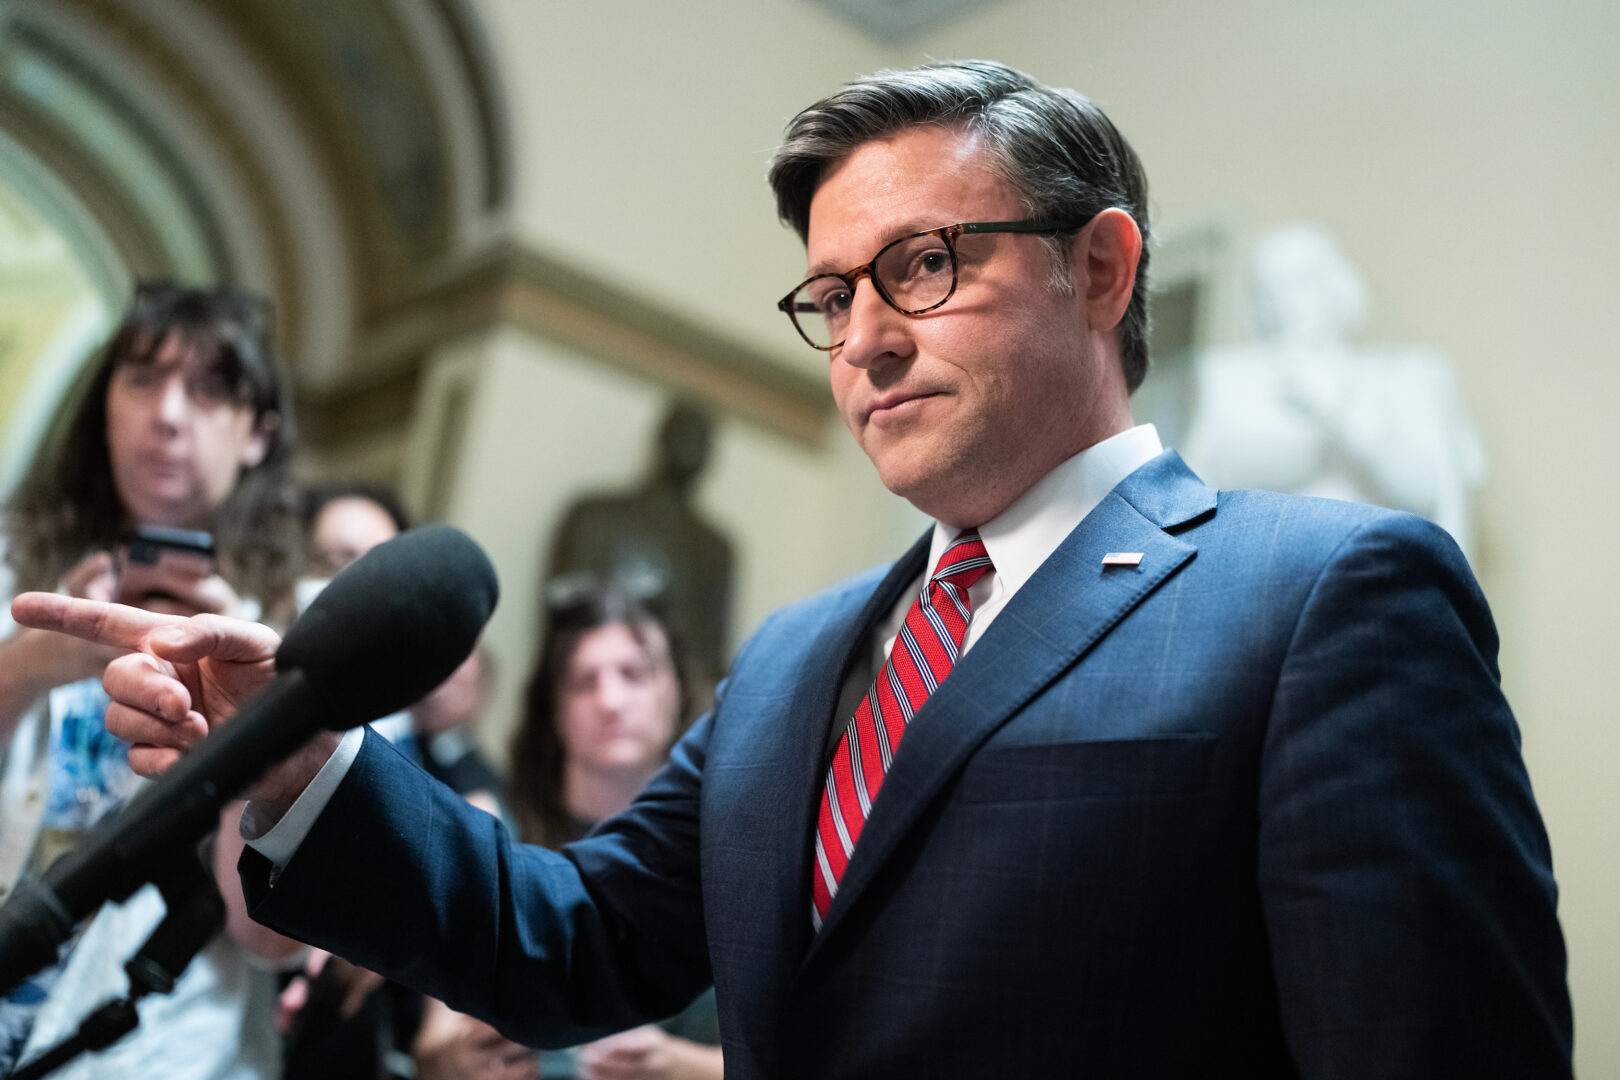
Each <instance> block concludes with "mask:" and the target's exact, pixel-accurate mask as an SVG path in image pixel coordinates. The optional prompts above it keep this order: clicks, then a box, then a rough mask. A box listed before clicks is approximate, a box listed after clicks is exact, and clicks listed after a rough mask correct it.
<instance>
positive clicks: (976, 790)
mask: <svg viewBox="0 0 1620 1080" xmlns="http://www.w3.org/2000/svg"><path fill="white" fill-rule="evenodd" d="M1215 745H1216V737H1215V735H1214V734H1212V733H1210V732H1207V731H1191V732H1167V733H1164V734H1160V735H1153V736H1150V737H1147V738H1139V739H1100V740H1089V741H1071V742H1053V743H1033V744H1018V745H997V744H996V743H995V742H994V741H992V742H990V743H988V744H986V745H985V746H984V747H983V748H982V749H981V750H980V751H979V752H978V753H977V754H976V755H974V757H973V759H972V760H971V761H969V762H968V764H967V767H966V768H965V769H964V770H963V772H962V778H961V780H960V781H959V782H958V784H957V788H956V795H955V798H956V800H957V801H959V802H969V803H985V802H1052V801H1057V800H1085V799H1132V798H1138V797H1142V796H1155V797H1162V796H1167V795H1193V794H1197V793H1198V792H1201V791H1203V790H1204V789H1205V788H1206V787H1207V786H1208V785H1209V779H1210V773H1211V770H1212V768H1213V765H1214V761H1215Z"/></svg>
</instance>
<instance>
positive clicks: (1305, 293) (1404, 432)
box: [1183, 224, 1485, 552]
mask: <svg viewBox="0 0 1620 1080" xmlns="http://www.w3.org/2000/svg"><path fill="white" fill-rule="evenodd" d="M1366 313H1367V288H1366V285H1365V284H1364V283H1363V282H1362V280H1361V277H1360V276H1359V275H1358V274H1357V272H1356V270H1355V268H1354V267H1352V266H1351V265H1350V263H1349V260H1348V259H1347V258H1346V257H1345V255H1344V253H1343V252H1342V251H1341V250H1340V249H1339V246H1338V245H1337V244H1336V243H1335V242H1334V240H1333V238H1332V237H1331V236H1330V235H1329V234H1328V233H1327V232H1326V231H1325V230H1324V229H1322V228H1321V227H1320V226H1316V225H1311V224H1295V225H1286V226H1281V227H1279V228H1277V229H1275V230H1273V231H1271V232H1270V233H1268V234H1267V235H1266V236H1265V237H1264V238H1263V240H1262V241H1261V243H1260V245H1259V247H1258V249H1257V251H1256V255H1255V262H1254V323H1255V331H1256V337H1257V340H1256V342H1255V344H1253V345H1246V346H1238V347H1234V348H1222V349H1215V350H1211V351H1208V352H1206V353H1204V354H1203V355H1201V356H1200V357H1199V359H1198V360H1197V362H1196V365H1195V375H1194V378H1195V380H1196V385H1197V396H1196V399H1195V400H1196V401H1197V406H1196V412H1195V414H1194V418H1193V423H1192V426H1191V428H1190V430H1189V432H1188V435H1187V443H1186V446H1185V447H1184V448H1183V454H1184V455H1185V457H1186V459H1187V461H1188V463H1189V464H1191V465H1192V466H1193V468H1195V469H1196V470H1198V472H1199V473H1200V474H1201V475H1202V476H1203V477H1204V479H1205V480H1206V481H1208V482H1209V483H1211V484H1214V485H1216V486H1217V487H1223V488H1235V487H1255V488H1268V489H1271V490H1274V491H1287V492H1296V493H1302V494H1307V495H1323V496H1327V497H1330V498H1336V499H1356V500H1360V501H1363V502H1371V503H1377V504H1378V505H1381V506H1388V507H1392V508H1395V509H1400V510H1410V511H1411V512H1413V513H1415V514H1421V515H1422V516H1424V517H1426V518H1429V519H1430V520H1432V521H1434V522H1436V523H1437V524H1439V525H1441V526H1442V527H1444V528H1445V529H1446V530H1447V531H1448V532H1450V533H1451V535H1452V536H1453V537H1454V538H1455V539H1456V540H1457V543H1458V544H1459V545H1460V546H1461V547H1462V548H1463V550H1464V551H1465V552H1468V551H1469V550H1470V543H1471V541H1472V539H1473V537H1472V536H1471V534H1470V516H1469V503H1470V495H1471V493H1472V492H1473V491H1474V490H1475V489H1476V488H1478V487H1479V485H1480V483H1481V482H1482V481H1483V480H1484V478H1485V454H1484V449H1483V447H1482V446H1481V445H1480V441H1479V436H1478V434H1477V433H1476V432H1475V430H1474V427H1473V425H1472V424H1471V423H1470V422H1469V419H1468V417H1467V416H1466V415H1465V414H1464V412H1463V408H1462V403H1461V401H1460V400H1459V398H1458V395H1457V388H1456V383H1455V382H1454V380H1453V378H1452V374H1451V368H1450V366H1449V365H1448V364H1447V362H1446V360H1445V359H1444V358H1443V357H1441V356H1440V355H1438V354H1437V353H1434V352H1432V351H1429V350H1425V349H1421V348H1416V347H1409V346H1398V345H1397V346H1366V347H1353V346H1351V345H1350V344H1349V338H1350V337H1351V335H1352V334H1353V333H1354V332H1356V331H1357V330H1359V329H1360V328H1361V326H1362V325H1363V324H1364V322H1365V319H1366Z"/></svg>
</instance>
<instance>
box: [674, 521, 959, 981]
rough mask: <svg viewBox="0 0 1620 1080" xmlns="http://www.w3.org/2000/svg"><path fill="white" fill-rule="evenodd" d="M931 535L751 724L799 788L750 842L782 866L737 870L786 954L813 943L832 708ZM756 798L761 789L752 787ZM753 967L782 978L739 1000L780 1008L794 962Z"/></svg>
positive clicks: (824, 637) (766, 754)
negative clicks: (793, 690) (786, 706)
mask: <svg viewBox="0 0 1620 1080" xmlns="http://www.w3.org/2000/svg"><path fill="white" fill-rule="evenodd" d="M930 535H931V533H930V534H928V535H924V536H923V538H922V539H921V540H919V541H918V542H917V543H916V544H915V545H914V546H913V547H912V548H911V550H910V551H908V552H907V553H906V554H905V555H904V556H902V557H901V558H900V559H899V561H897V562H896V563H895V564H894V565H893V566H892V567H891V568H890V569H889V572H888V574H887V575H886V576H885V577H884V578H883V579H882V581H881V582H880V583H879V584H878V586H877V588H876V589H875V590H873V591H872V592H871V593H870V594H869V595H868V596H867V598H866V600H865V603H864V605H863V606H862V607H860V608H859V609H856V608H855V607H854V605H853V604H850V605H849V606H848V607H847V608H846V609H845V611H844V612H843V613H840V612H837V611H835V612H833V613H832V615H831V620H832V628H831V629H830V630H829V631H828V632H826V633H822V634H819V635H817V636H816V638H815V640H814V641H813V642H812V643H811V648H810V650H809V651H808V652H807V653H806V654H805V655H804V657H803V658H802V660H801V661H800V669H799V671H797V672H795V673H793V674H792V676H791V677H792V678H793V680H794V682H795V684H796V685H797V686H798V687H800V688H802V690H803V692H802V693H799V694H795V695H793V696H792V698H791V701H790V708H791V712H789V713H786V714H783V715H777V716H772V717H767V718H765V720H764V722H762V723H758V724H754V725H751V730H753V731H755V732H757V738H758V740H759V741H758V743H757V745H756V746H755V748H754V751H753V753H752V754H751V755H750V756H751V757H753V758H754V759H755V760H761V761H772V760H775V761H781V762H783V763H784V771H783V773H782V775H781V776H780V778H779V780H775V781H773V783H775V785H776V787H775V790H776V791H778V792H784V793H789V792H790V793H792V794H791V795H786V796H784V797H783V799H784V801H782V802H781V804H780V806H779V808H778V812H777V813H776V814H774V815H773V816H772V817H771V819H770V828H769V830H768V831H767V832H766V833H765V834H763V835H761V836H760V837H759V840H758V844H757V847H756V845H754V844H750V845H749V846H750V848H751V849H753V850H758V851H765V852H772V853H775V857H774V858H773V860H772V862H773V865H775V866H776V867H777V868H778V869H777V871H776V872H775V873H774V874H760V873H758V867H757V866H754V867H742V868H738V869H736V874H737V879H738V880H739V881H743V880H746V884H747V889H746V896H747V901H746V902H747V903H749V904H768V905H770V907H769V908H768V909H767V910H771V911H773V912H774V914H773V915H772V916H771V921H772V923H773V924H774V926H775V931H774V932H775V933H776V934H778V935H780V938H779V940H780V942H781V947H782V949H783V953H784V955H787V956H791V957H795V958H797V957H800V956H803V955H804V950H805V949H806V948H807V947H808V945H809V938H810V929H811V928H810V871H811V865H812V861H813V859H814V857H815V856H814V849H813V847H812V843H813V838H814V835H815V825H816V812H817V810H818V807H819V799H820V796H821V788H822V780H823V777H824V774H825V771H826V767H827V762H826V751H825V747H826V745H827V732H828V731H829V729H836V728H840V727H841V726H842V725H841V723H840V722H839V720H840V718H838V717H835V716H834V715H833V711H834V709H835V708H836V706H837V704H838V698H839V693H840V689H841V687H842V684H843V681H844V678H845V674H846V672H847V671H848V670H849V668H850V665H851V664H852V662H853V661H854V660H855V658H856V657H857V655H858V653H857V650H860V649H864V648H867V647H868V646H869V643H870V637H871V633H872V629H873V627H875V626H876V625H878V624H879V623H880V622H881V621H882V620H883V619H884V617H885V616H887V615H888V613H889V612H890V611H891V610H892V609H893V608H894V605H895V604H896V603H897V602H898V600H899V598H900V594H901V592H902V591H903V590H904V589H905V588H906V587H907V586H908V585H909V584H910V583H911V582H912V581H913V580H914V579H915V578H916V577H917V576H918V575H919V574H921V573H922V569H923V564H924V562H925V561H926V560H927V557H928V544H929V537H930ZM749 797H751V798H757V797H760V796H759V793H758V792H752V793H750V794H749ZM766 797H770V796H766ZM707 870H708V868H706V873H707ZM741 895H743V894H741V893H740V894H739V899H740V897H741ZM750 966H751V968H752V969H753V970H752V971H740V972H738V975H739V976H740V977H741V978H742V979H744V980H745V982H747V981H750V980H752V979H753V978H756V977H759V976H763V975H765V974H767V973H769V974H771V975H772V976H778V978H776V979H775V983H776V985H775V986H774V987H773V989H772V990H770V991H767V990H765V989H764V988H763V987H762V986H758V985H756V986H755V988H754V989H755V990H756V991H757V992H756V993H753V994H748V993H747V992H745V994H744V996H745V997H747V998H749V1000H748V1002H747V1003H745V1004H743V1005H741V1006H740V1007H741V1008H742V1009H744V1010H753V1009H764V1010H767V1011H768V1010H770V1009H772V1008H773V1007H775V1005H774V1003H775V1002H776V1001H777V998H778V995H779V994H780V993H785V991H786V990H787V988H788V987H789V986H790V985H791V982H792V976H793V970H794V969H793V966H792V964H791V963H790V964H788V965H787V966H786V967H785V968H784V967H781V966H773V965H762V964H753V965H750ZM782 1000H785V998H783V999H782Z"/></svg>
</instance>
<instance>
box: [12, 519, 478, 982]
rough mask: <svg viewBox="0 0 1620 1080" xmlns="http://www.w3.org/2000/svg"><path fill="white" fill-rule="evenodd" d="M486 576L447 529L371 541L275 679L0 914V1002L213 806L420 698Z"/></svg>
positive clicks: (186, 841)
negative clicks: (323, 738) (327, 739)
mask: <svg viewBox="0 0 1620 1080" xmlns="http://www.w3.org/2000/svg"><path fill="white" fill-rule="evenodd" d="M498 591H499V589H498V586H497V584H496V580H495V570H494V568H493V567H492V566H491V565H490V562H489V557H488V556H487V555H485V554H484V551H483V549H482V548H480V547H479V546H478V545H477V544H476V543H474V542H473V541H472V540H471V539H470V538H468V537H467V536H466V534H464V533H462V532H460V531H458V530H456V529H453V528H450V527H448V526H442V525H441V526H434V527H430V528H424V529H414V530H412V531H410V532H407V533H404V534H402V535H400V536H398V537H396V538H395V539H393V540H390V541H388V542H387V543H384V544H379V545H378V546H377V547H375V548H373V549H371V551H369V552H367V553H366V554H365V555H364V556H362V557H361V558H360V559H359V560H358V561H356V562H355V563H354V564H353V565H351V566H349V567H348V568H347V569H345V570H344V571H343V572H342V573H341V574H339V575H338V576H337V577H336V578H334V579H333V580H332V584H331V585H329V586H327V588H326V591H324V592H323V593H321V595H320V596H319V597H317V598H316V599H315V601H314V603H312V604H311V605H310V607H309V610H308V611H306V612H304V614H303V615H302V616H301V617H300V618H299V619H298V621H297V622H295V623H294V624H293V626H292V628H291V629H290V630H288V632H287V636H286V638H285V639H284V640H283V641H282V643H281V647H280V649H279V650H278V651H277V653H276V671H277V675H276V677H275V679H274V681H272V682H271V683H270V685H269V686H267V687H265V688H264V690H263V691H261V692H260V693H259V694H258V695H257V696H256V697H254V698H252V699H250V700H249V701H248V702H247V703H246V704H245V705H243V707H242V708H241V710H240V711H239V712H238V713H237V715H236V716H235V717H234V718H233V719H232V720H231V722H230V723H229V724H227V725H225V726H224V727H222V728H220V729H219V730H218V731H216V732H213V733H212V734H210V735H209V736H208V737H207V738H206V739H204V740H203V741H202V742H200V743H198V744H197V745H196V746H195V747H194V748H192V749H191V750H190V751H189V752H187V753H186V755H185V756H184V757H182V758H181V759H180V761H179V762H178V763H176V764H175V766H174V767H173V768H171V769H170V770H169V771H168V772H167V773H165V774H164V775H163V776H161V777H159V778H158V779H157V780H156V781H154V782H153V783H152V784H151V785H150V786H149V787H147V788H146V789H145V790H143V791H142V792H141V793H140V794H139V795H138V796H136V797H135V799H134V800H133V801H131V802H130V804H129V805H128V806H127V807H125V808H124V809H123V810H122V811H121V812H120V813H118V814H116V815H114V816H112V817H110V818H108V819H106V820H104V821H102V822H101V824H99V825H97V826H96V828H95V829H94V830H93V831H92V832H91V833H90V835H89V837H88V838H87V839H86V840H85V842H84V844H83V845H82V846H81V847H79V848H78V849H77V850H75V851H73V852H72V853H70V854H68V855H65V856H63V857H62V858H61V859H59V860H57V862H56V863H54V864H53V865H52V866H51V868H50V869H49V870H47V871H46V872H45V874H44V875H43V877H39V878H35V877H31V876H29V877H24V878H23V879H22V880H21V881H20V882H18V884H17V887H16V888H15V889H14V890H13V892H12V894H11V896H10V897H8V898H7V900H6V902H5V906H4V907H0V993H4V992H6V991H9V990H10V989H11V987H13V986H14V985H16V983H17V982H18V981H19V980H21V979H22V978H23V977H25V976H27V975H28V974H29V973H31V972H33V971H36V970H38V969H39V968H41V967H43V966H44V965H46V964H48V963H50V962H51V961H53V960H54V959H55V958H56V953H57V945H58V944H59V943H60V942H62V941H65V940H67V938H68V937H69V935H71V934H72V932H73V927H74V925H75V924H76V923H78V921H79V920H80V919H83V918H84V917H85V916H87V915H89V914H90V913H91V912H92V911H94V910H95V909H96V908H97V907H98V906H99V905H100V904H101V903H102V902H103V901H106V900H123V899H125V898H127V897H128V896H129V895H130V894H131V893H133V892H134V891H135V890H136V889H137V888H139V887H140V886H141V885H143V884H145V882H146V881H147V880H148V879H149V878H150V877H151V875H152V874H153V872H154V871H155V869H157V868H159V867H161V866H162V865H163V864H164V862H165V861H166V860H167V859H168V858H169V857H170V856H171V855H172V854H173V853H174V852H175V851H176V850H178V849H180V848H182V847H190V846H191V845H194V844H195V843H196V842H197V841H198V840H199V839H201V838H202V837H203V836H205V835H207V834H208V833H209V832H211V831H212V830H213V829H214V828H215V827H216V825H217V823H218V822H217V819H218V815H219V810H220V807H222V806H223V805H224V804H225V803H226V802H228V801H229V800H230V799H232V798H234V797H235V796H236V795H237V794H238V793H239V792H241V791H242V790H244V789H245V788H247V787H248V786H249V785H250V784H252V783H253V782H254V781H255V780H257V779H258V778H259V777H260V776H262V775H263V774H264V773H265V772H267V771H269V769H270V768H271V767H272V766H274V765H275V764H277V763H278V762H280V761H281V760H282V759H284V758H286V757H287V756H288V755H290V754H292V753H293V751H295V750H297V749H298V748H299V747H300V746H302V745H303V744H304V743H305V742H306V741H308V740H309V738H310V737H311V736H313V735H314V734H315V733H316V732H317V731H318V730H319V729H321V728H326V729H328V730H332V731H341V730H344V729H346V728H350V727H357V726H358V725H360V724H363V723H365V722H367V721H368V720H374V719H376V718H377V717H379V716H386V715H387V714H389V713H391V712H396V711H398V710H399V709H402V708H404V707H405V706H407V705H409V704H411V703H412V702H415V701H417V700H419V699H420V698H422V697H423V696H424V695H426V694H427V692H428V691H430V690H432V689H433V688H434V687H436V686H438V685H439V683H441V682H443V681H444V680H445V679H446V678H448V677H449V675H450V673H451V672H453V671H454V670H455V669H456V668H457V667H458V666H460V664H461V662H462V661H463V660H464V659H466V657H467V655H468V654H469V653H470V652H472V649H473V646H474V645H475V644H476V643H477V641H478V635H479V633H480V632H481V631H482V630H483V627H484V623H485V622H487V621H488V620H489V616H490V613H491V612H492V611H493V610H494V608H495V602H496V599H497V595H498Z"/></svg>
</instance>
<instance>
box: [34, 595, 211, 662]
mask: <svg viewBox="0 0 1620 1080" xmlns="http://www.w3.org/2000/svg"><path fill="white" fill-rule="evenodd" d="M11 617H12V618H13V619H16V620H17V624H18V625H19V626H30V627H33V628H34V629H36V630H54V631H55V632H57V633H59V634H71V635H72V636H74V637H77V638H83V639H84V640H86V641H94V642H96V643H97V644H100V645H112V646H115V647H117V648H120V649H138V648H140V647H141V645H142V643H143V642H144V641H145V640H146V636H147V635H148V634H150V633H151V632H152V631H153V630H156V629H157V628H158V627H160V626H176V625H179V624H181V623H184V622H185V621H186V620H185V619H183V618H181V617H180V616H178V615H160V614H158V613H157V612H154V611H142V610H141V609H140V608H133V607H127V606H125V605H124V604H108V603H103V602H102V601H100V600H80V599H77V598H75V597H71V596H62V595H60V594H58V593H47V592H27V593H23V594H22V595H21V596H19V597H17V599H15V600H13V601H12V602H11Z"/></svg>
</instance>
